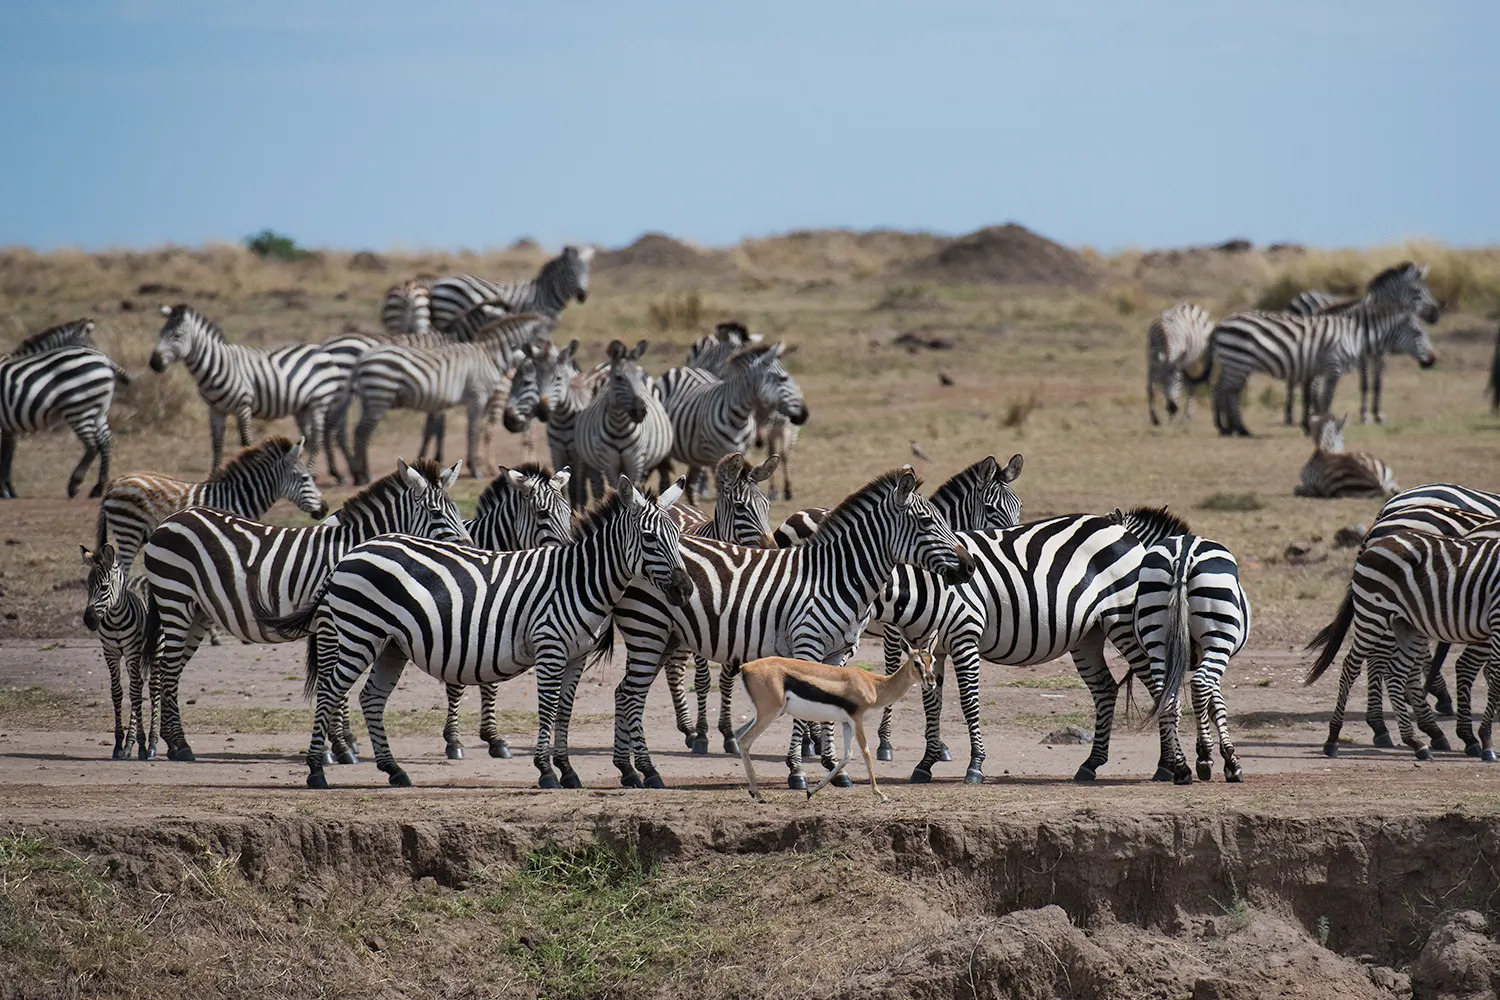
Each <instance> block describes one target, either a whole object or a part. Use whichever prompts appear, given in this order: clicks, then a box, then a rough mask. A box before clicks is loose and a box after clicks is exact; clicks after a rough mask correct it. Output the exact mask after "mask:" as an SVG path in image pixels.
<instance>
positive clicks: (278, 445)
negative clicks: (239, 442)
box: [205, 434, 293, 483]
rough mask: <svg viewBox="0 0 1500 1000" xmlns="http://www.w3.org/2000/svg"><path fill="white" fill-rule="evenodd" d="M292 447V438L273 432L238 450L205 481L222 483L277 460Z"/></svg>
mask: <svg viewBox="0 0 1500 1000" xmlns="http://www.w3.org/2000/svg"><path fill="white" fill-rule="evenodd" d="M292 447H293V443H292V439H291V438H289V437H287V436H286V435H285V434H273V435H272V436H270V437H268V438H263V439H261V440H260V441H257V442H255V443H254V444H252V445H251V446H250V447H248V448H246V449H245V450H244V451H242V452H240V453H239V454H238V455H236V456H235V457H234V459H233V460H232V461H230V462H228V463H227V464H225V465H223V466H220V468H219V471H217V472H215V473H214V474H213V475H211V476H209V477H208V479H207V480H205V482H209V483H222V482H224V481H226V480H229V479H237V478H239V477H241V476H244V475H246V474H247V473H249V472H251V471H253V470H254V469H256V468H257V467H259V466H264V465H271V464H272V463H274V462H279V461H280V460H281V459H282V458H283V457H285V455H286V453H287V452H289V451H291V450H292Z"/></svg>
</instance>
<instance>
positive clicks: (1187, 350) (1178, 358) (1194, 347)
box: [1146, 302, 1214, 425]
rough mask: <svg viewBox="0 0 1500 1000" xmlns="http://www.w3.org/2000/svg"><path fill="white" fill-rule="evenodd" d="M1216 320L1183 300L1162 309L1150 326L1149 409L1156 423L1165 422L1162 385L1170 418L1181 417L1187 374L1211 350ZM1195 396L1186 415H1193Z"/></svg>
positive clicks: (1188, 401) (1187, 402)
mask: <svg viewBox="0 0 1500 1000" xmlns="http://www.w3.org/2000/svg"><path fill="white" fill-rule="evenodd" d="M1213 329H1214V321H1213V319H1212V318H1211V317H1210V316H1209V315H1208V312H1207V310H1205V309H1204V308H1203V307H1202V306H1198V305H1194V304H1193V303H1191V302H1179V303H1177V305H1175V306H1171V307H1169V308H1167V309H1164V310H1163V311H1162V314H1161V315H1160V316H1158V317H1156V318H1155V319H1153V320H1152V321H1151V325H1150V326H1149V327H1147V329H1146V410H1147V412H1148V413H1149V414H1150V415H1151V423H1152V425H1157V424H1160V423H1161V418H1160V417H1158V416H1157V415H1156V387H1157V386H1158V385H1160V386H1161V389H1162V395H1163V396H1165V397H1166V400H1167V418H1168V419H1169V420H1170V419H1172V418H1174V417H1176V416H1177V399H1178V396H1179V395H1181V393H1182V380H1183V374H1184V373H1185V372H1186V371H1187V370H1188V369H1189V368H1190V367H1192V366H1193V365H1195V364H1197V363H1198V361H1199V359H1200V358H1202V357H1203V354H1204V352H1205V351H1207V350H1208V337H1209V334H1211V333H1212V332H1213ZM1192 402H1193V399H1192V396H1191V395H1189V396H1188V397H1187V399H1186V400H1184V402H1183V411H1182V415H1183V418H1184V419H1186V418H1187V417H1189V416H1191V415H1192V413H1191V409H1190V408H1191V406H1192Z"/></svg>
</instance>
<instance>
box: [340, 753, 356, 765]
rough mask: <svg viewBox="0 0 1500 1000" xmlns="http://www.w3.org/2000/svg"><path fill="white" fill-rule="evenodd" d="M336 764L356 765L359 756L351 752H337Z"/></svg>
mask: <svg viewBox="0 0 1500 1000" xmlns="http://www.w3.org/2000/svg"><path fill="white" fill-rule="evenodd" d="M338 762H339V763H340V764H358V763H359V754H357V753H355V752H354V751H353V750H341V751H339V758H338Z"/></svg>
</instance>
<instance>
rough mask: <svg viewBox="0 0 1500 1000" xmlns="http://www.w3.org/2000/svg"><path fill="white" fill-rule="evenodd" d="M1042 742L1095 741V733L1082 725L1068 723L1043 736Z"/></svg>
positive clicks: (1078, 742)
mask: <svg viewBox="0 0 1500 1000" xmlns="http://www.w3.org/2000/svg"><path fill="white" fill-rule="evenodd" d="M1041 742H1042V743H1045V744H1047V745H1048V746H1053V745H1057V744H1067V743H1073V744H1083V743H1092V742H1094V734H1093V733H1091V732H1089V731H1088V730H1087V729H1084V728H1083V727H1082V726H1074V725H1067V726H1063V727H1062V728H1061V729H1054V730H1052V732H1050V733H1048V734H1047V735H1046V736H1044V737H1042V739H1041Z"/></svg>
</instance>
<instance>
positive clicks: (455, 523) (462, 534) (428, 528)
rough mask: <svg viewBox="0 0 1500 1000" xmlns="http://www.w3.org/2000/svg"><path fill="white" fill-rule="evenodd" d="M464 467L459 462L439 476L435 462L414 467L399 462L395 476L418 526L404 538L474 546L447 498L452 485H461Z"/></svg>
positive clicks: (421, 463) (398, 460)
mask: <svg viewBox="0 0 1500 1000" xmlns="http://www.w3.org/2000/svg"><path fill="white" fill-rule="evenodd" d="M463 464H464V463H463V461H462V460H459V461H457V462H454V463H453V464H452V465H450V466H449V467H448V468H446V469H443V470H442V471H441V472H439V471H438V467H437V463H435V462H426V461H419V462H418V463H417V464H416V465H415V466H411V465H407V464H406V461H405V460H404V459H400V458H398V459H396V472H397V474H398V476H399V478H400V479H401V480H402V482H403V484H404V485H405V487H406V497H407V500H408V502H409V503H410V504H411V509H412V512H413V513H414V514H415V522H416V523H414V524H413V525H411V528H412V530H408V531H404V532H402V533H403V534H409V535H419V536H421V537H423V538H431V539H434V540H435V541H439V542H459V543H460V544H463V545H468V544H470V543H471V542H473V539H472V538H470V537H469V529H468V528H465V527H464V520H463V518H462V517H461V516H460V515H459V513H458V504H456V503H454V502H453V498H452V497H450V496H449V495H448V491H449V490H450V489H452V488H453V484H454V483H456V482H458V476H459V473H460V472H462V471H463Z"/></svg>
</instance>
